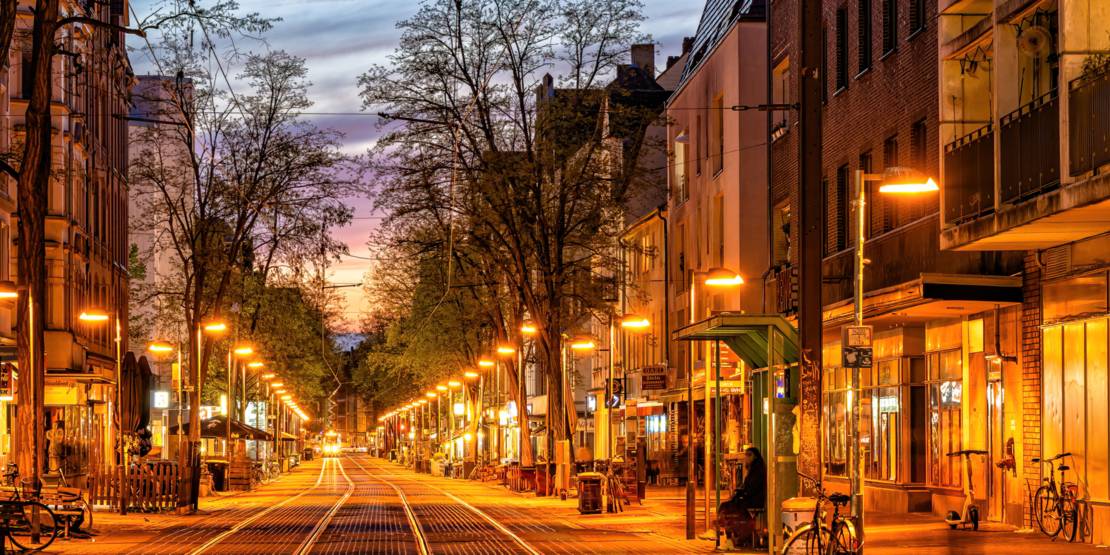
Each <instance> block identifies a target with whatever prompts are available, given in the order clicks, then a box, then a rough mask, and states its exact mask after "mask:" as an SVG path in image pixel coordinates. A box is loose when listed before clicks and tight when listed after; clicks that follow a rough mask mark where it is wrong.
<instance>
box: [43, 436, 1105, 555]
mask: <svg viewBox="0 0 1110 555" xmlns="http://www.w3.org/2000/svg"><path fill="white" fill-rule="evenodd" d="M201 508H202V511H201V514H197V515H189V516H177V515H167V514H147V515H144V514H131V515H127V516H119V515H115V514H110V513H100V514H98V515H97V528H98V529H99V530H98V532H99V534H98V535H96V536H94V538H93V539H92V540H82V539H71V540H59V541H57V542H55V544H54V545H53V546H51V548H50V550H49V552H52V553H87V554H100V553H112V554H116V553H121V554H123V553H126V554H151V555H161V554H175V555H176V554H182V555H184V554H188V555H201V554H205V555H224V554H229V555H232V554H297V555H300V554H310V553H311V554H362V553H366V554H378V553H383V554H398V555H409V554H413V555H424V554H429V553H436V554H438V553H444V554H525V555H536V554H540V553H543V554H547V553H553V554H589V553H601V554H610V553H612V554H617V553H636V554H656V553H659V554H667V553H707V552H711V551H712V550H713V543H712V542H711V541H705V540H693V541H687V540H685V539H682V538H683V521H682V518H683V511H682V501H681V500H680V499H676V498H667V497H661V498H659V499H649V500H648V501H646V502H645V503H644V505H643V506H639V505H634V506H632V507H629V508H628V509H627V510H626V511H625V512H623V513H621V514H615V515H611V514H601V515H579V514H578V512H577V511H576V510H575V501H574V500H573V499H571V500H566V501H563V500H560V499H558V498H538V497H535V496H533V495H520V494H514V493H511V492H508V491H507V490H505V489H504V488H503V487H501V486H498V485H495V484H489V483H481V482H475V481H470V480H448V479H444V478H438V477H432V476H428V475H424V474H416V473H414V472H412V471H410V470H407V469H404V468H402V467H400V466H398V465H395V464H392V463H388V462H386V461H383V460H380V459H375V458H372V457H369V456H367V455H364V454H349V455H344V456H343V457H339V458H329V459H324V460H316V461H310V462H306V463H305V464H303V465H302V466H301V467H300V468H299V469H297V470H296V471H294V472H291V473H288V474H286V475H284V476H283V477H282V478H281V479H279V480H277V481H275V482H274V483H271V484H268V485H266V486H263V487H262V488H259V489H258V490H257V491H253V492H248V493H241V494H236V495H228V496H220V497H216V498H206V499H204V500H203V501H202V504H201ZM868 530H869V532H868V538H867V543H868V553H881V554H886V553H890V554H897V555H902V554H907V555H908V554H917V553H923V554H947V553H959V554H963V553H967V554H978V553H983V554H988V553H989V554H991V555H994V554H999V553H1003V554H1005V553H1013V554H1020V555H1039V554H1046V555H1047V554H1055V553H1077V554H1083V553H1092V554H1095V553H1110V550H1107V549H1100V548H1098V547H1097V546H1090V545H1075V544H1063V543H1058V542H1057V543H1054V542H1051V541H1048V540H1046V539H1045V538H1043V537H1040V536H1038V535H1036V534H1033V533H1027V532H1026V533H1022V532H1014V531H1013V530H1010V529H1007V528H1003V527H1000V526H987V527H986V529H985V530H983V531H980V532H970V531H951V530H948V529H947V527H945V526H944V525H943V523H940V521H939V520H938V519H937V518H936V517H931V516H929V515H885V516H880V515H876V517H875V518H874V519H873V520H871V521H870V522H869V525H868Z"/></svg>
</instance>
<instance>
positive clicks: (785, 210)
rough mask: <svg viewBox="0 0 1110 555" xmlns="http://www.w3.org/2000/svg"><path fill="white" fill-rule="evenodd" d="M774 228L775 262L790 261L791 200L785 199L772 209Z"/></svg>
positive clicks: (787, 262)
mask: <svg viewBox="0 0 1110 555" xmlns="http://www.w3.org/2000/svg"><path fill="white" fill-rule="evenodd" d="M772 217H774V220H775V221H774V228H773V229H772V230H771V231H772V248H773V249H774V252H773V254H774V260H775V264H776V265H778V264H789V263H790V201H789V200H784V201H782V202H780V203H779V204H778V205H777V206H775V208H774V210H772Z"/></svg>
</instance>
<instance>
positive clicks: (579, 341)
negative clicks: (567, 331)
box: [570, 335, 597, 351]
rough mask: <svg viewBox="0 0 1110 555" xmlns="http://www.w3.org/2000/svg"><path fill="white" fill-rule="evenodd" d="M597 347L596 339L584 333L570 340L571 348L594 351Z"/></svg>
mask: <svg viewBox="0 0 1110 555" xmlns="http://www.w3.org/2000/svg"><path fill="white" fill-rule="evenodd" d="M596 347H597V344H595V343H594V340H593V339H591V338H589V337H586V336H584V335H580V336H578V337H575V338H574V339H572V340H571V342H570V348H571V349H572V350H575V351H592V350H594V348H596Z"/></svg>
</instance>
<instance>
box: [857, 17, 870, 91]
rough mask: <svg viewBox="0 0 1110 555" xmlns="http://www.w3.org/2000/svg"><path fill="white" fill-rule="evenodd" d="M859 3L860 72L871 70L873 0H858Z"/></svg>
mask: <svg viewBox="0 0 1110 555" xmlns="http://www.w3.org/2000/svg"><path fill="white" fill-rule="evenodd" d="M857 1H858V2H859V4H858V6H857V7H858V8H859V18H858V21H857V23H856V31H857V34H858V37H857V39H858V41H859V44H858V47H859V51H858V55H857V58H858V62H859V72H860V73H863V72H864V71H867V70H868V69H871V0H857Z"/></svg>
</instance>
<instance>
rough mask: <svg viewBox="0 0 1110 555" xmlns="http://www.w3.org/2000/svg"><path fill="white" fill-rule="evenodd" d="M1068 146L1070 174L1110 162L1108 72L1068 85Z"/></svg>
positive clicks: (1109, 83) (1079, 79) (1109, 73)
mask: <svg viewBox="0 0 1110 555" xmlns="http://www.w3.org/2000/svg"><path fill="white" fill-rule="evenodd" d="M1068 143H1069V144H1068V149H1069V150H1068V152H1069V156H1068V158H1069V160H1070V162H1071V171H1070V172H1069V173H1071V175H1080V174H1083V173H1086V172H1089V171H1091V170H1094V169H1097V168H1098V167H1099V166H1102V165H1103V164H1108V163H1110V71H1102V72H1099V73H1096V74H1094V75H1088V76H1084V77H1079V78H1077V79H1074V80H1073V81H1072V82H1071V83H1070V84H1069V86H1068Z"/></svg>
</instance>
